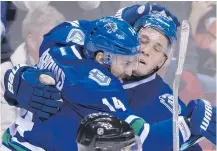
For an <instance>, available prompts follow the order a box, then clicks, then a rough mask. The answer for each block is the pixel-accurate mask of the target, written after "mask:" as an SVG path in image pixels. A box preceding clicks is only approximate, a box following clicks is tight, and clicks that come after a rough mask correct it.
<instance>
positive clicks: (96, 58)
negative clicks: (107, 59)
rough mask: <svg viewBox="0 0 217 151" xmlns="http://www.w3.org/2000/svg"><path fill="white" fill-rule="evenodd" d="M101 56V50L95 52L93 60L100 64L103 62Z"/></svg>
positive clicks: (102, 54)
mask: <svg viewBox="0 0 217 151" xmlns="http://www.w3.org/2000/svg"><path fill="white" fill-rule="evenodd" d="M103 56H104V53H103V52H97V53H96V55H95V60H96V61H97V62H99V63H100V64H103Z"/></svg>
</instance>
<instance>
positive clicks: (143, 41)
mask: <svg viewBox="0 0 217 151" xmlns="http://www.w3.org/2000/svg"><path fill="white" fill-rule="evenodd" d="M140 43H141V44H148V43H149V40H147V39H144V38H140Z"/></svg>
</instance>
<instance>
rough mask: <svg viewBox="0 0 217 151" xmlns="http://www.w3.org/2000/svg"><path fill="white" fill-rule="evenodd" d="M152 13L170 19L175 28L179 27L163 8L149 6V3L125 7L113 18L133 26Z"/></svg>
mask: <svg viewBox="0 0 217 151" xmlns="http://www.w3.org/2000/svg"><path fill="white" fill-rule="evenodd" d="M153 12H159V13H163V14H165V15H166V16H167V17H168V18H171V19H172V20H173V21H174V23H175V24H176V27H179V26H180V23H179V21H178V19H177V17H176V16H174V15H173V14H171V13H170V11H169V10H168V9H166V8H165V7H162V6H161V5H157V4H153V5H151V4H149V3H146V4H145V5H133V6H131V7H125V8H122V9H120V10H118V12H117V13H116V14H115V17H117V18H122V19H124V20H125V21H127V22H128V23H129V24H130V25H131V26H133V25H134V23H135V22H136V21H137V20H138V19H139V18H140V17H142V16H144V15H148V14H150V13H153Z"/></svg>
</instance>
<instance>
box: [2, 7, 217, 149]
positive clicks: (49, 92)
mask: <svg viewBox="0 0 217 151" xmlns="http://www.w3.org/2000/svg"><path fill="white" fill-rule="evenodd" d="M124 20H125V21H124ZM127 22H128V23H129V24H128V23H127ZM179 26H180V24H179V22H178V19H177V18H176V17H175V16H173V15H172V14H171V13H170V12H169V11H168V10H167V9H166V8H164V7H161V6H159V5H150V4H146V5H134V6H132V7H127V8H124V9H121V10H119V11H118V13H117V14H116V16H115V17H104V18H101V19H97V20H94V21H85V20H78V21H73V22H63V23H61V24H59V25H57V26H56V27H54V28H53V29H52V30H51V31H50V32H49V33H47V34H45V35H44V39H43V42H42V44H41V46H40V50H39V62H38V64H37V65H36V67H30V66H25V65H17V66H15V67H14V68H13V69H10V70H8V71H7V72H6V74H5V88H6V92H5V98H6V100H7V102H8V103H9V104H10V105H13V106H17V107H18V108H20V109H19V116H18V118H17V120H16V121H15V122H14V124H13V125H11V127H10V128H8V129H7V130H6V131H5V133H4V135H3V145H4V146H5V147H7V148H9V149H11V150H19V151H22V150H33V151H35V150H40V151H43V150H48V151H53V150H55V151H69V150H70V151H76V150H79V151H90V150H96V151H101V150H102V151H104V150H105V151H106V150H109V151H111V150H112V151H113V150H114V151H116V150H117V151H125V150H130V151H136V150H142V149H143V150H152V151H159V150H163V151H167V150H168V151H171V150H172V146H173V145H172V144H173V142H172V140H173V139H172V137H173V133H172V113H171V108H172V104H171V102H170V101H171V100H173V98H172V90H171V89H170V88H169V86H168V85H167V84H166V83H164V82H163V80H162V79H161V78H160V76H158V75H157V74H156V72H157V71H158V70H159V69H160V68H161V67H162V66H163V65H164V63H165V62H166V60H167V58H168V57H169V56H170V55H171V54H172V46H173V44H174V43H175V41H176V33H177V28H178V27H179ZM52 77H53V78H52ZM54 79H55V80H54ZM124 89H125V90H124ZM160 98H161V99H163V100H164V101H161V102H160ZM179 103H180V114H179V115H180V116H179V124H180V127H179V128H180V138H179V140H180V144H181V145H182V144H184V143H185V142H186V141H188V140H190V139H191V138H193V137H195V136H205V137H206V138H207V139H209V140H210V141H211V142H212V143H214V144H216V113H215V112H216V108H215V107H212V106H211V105H210V103H209V102H208V101H205V100H201V99H198V100H192V101H190V103H189V104H188V106H187V108H186V106H185V105H184V103H182V101H181V100H179ZM187 119H190V122H189V120H187ZM127 123H128V124H127ZM76 136H77V137H76ZM195 147H196V148H198V149H200V147H199V146H195Z"/></svg>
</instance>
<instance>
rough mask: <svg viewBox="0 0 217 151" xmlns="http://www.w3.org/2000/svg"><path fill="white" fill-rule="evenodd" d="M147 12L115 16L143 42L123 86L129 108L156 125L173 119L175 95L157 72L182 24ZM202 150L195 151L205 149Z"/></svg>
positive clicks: (128, 10)
mask: <svg viewBox="0 0 217 151" xmlns="http://www.w3.org/2000/svg"><path fill="white" fill-rule="evenodd" d="M146 5H148V4H146ZM152 7H154V6H152ZM158 7H159V6H158ZM145 10H146V7H145V6H144V5H134V6H131V7H127V8H124V9H121V10H119V11H118V12H117V13H116V16H117V17H119V18H122V19H124V20H126V21H128V23H130V24H131V25H132V26H133V27H134V29H135V30H136V31H137V32H138V34H139V38H140V43H141V54H140V56H139V66H138V68H137V70H136V71H134V72H133V76H132V77H131V78H130V79H126V80H125V82H124V85H123V87H124V88H125V90H126V91H127V94H128V100H129V106H130V108H131V110H132V111H133V112H134V113H135V114H137V115H138V116H140V117H142V118H144V119H146V121H147V122H148V123H156V122H159V121H163V120H166V119H169V118H171V117H172V109H173V92H172V90H171V88H170V87H169V86H168V84H166V83H165V82H164V81H163V79H162V78H161V77H160V76H159V75H158V74H157V71H158V70H159V69H160V68H161V67H162V66H163V65H164V63H165V62H166V60H167V59H168V58H169V57H170V55H171V54H172V48H173V45H174V44H175V42H176V32H177V27H179V25H180V23H179V22H178V19H177V18H176V17H175V16H173V15H172V14H170V12H168V11H167V10H164V11H161V12H157V13H155V14H153V15H146V14H145ZM153 13H154V12H153ZM144 14H145V15H144ZM170 20H172V21H173V22H171V21H170ZM153 35H154V36H153ZM179 104H180V107H179V109H180V112H179V115H182V116H185V115H186V106H185V104H184V103H183V102H182V101H181V100H180V99H179ZM194 147H196V146H194ZM199 148H200V147H199V146H198V147H197V149H196V148H194V150H198V151H199V150H202V149H201V148H200V149H199ZM190 150H193V148H191V149H190Z"/></svg>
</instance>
